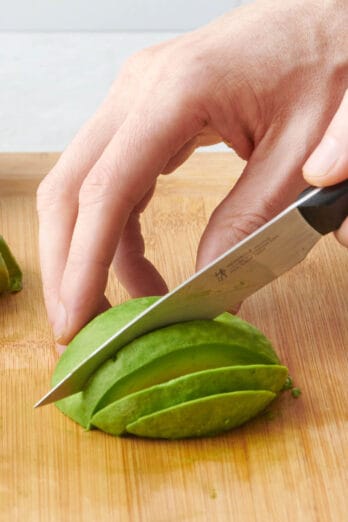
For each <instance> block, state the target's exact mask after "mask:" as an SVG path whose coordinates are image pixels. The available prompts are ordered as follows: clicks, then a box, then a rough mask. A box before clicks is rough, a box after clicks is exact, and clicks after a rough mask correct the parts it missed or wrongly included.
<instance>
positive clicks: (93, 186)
mask: <svg viewBox="0 0 348 522" xmlns="http://www.w3.org/2000/svg"><path fill="white" fill-rule="evenodd" d="M115 184H116V181H115V179H114V172H113V169H112V168H111V166H110V165H108V164H106V163H105V162H104V163H103V165H98V167H97V168H95V169H93V170H92V171H91V172H90V174H89V175H88V176H87V177H86V179H85V180H84V182H83V183H82V185H81V188H80V192H79V206H80V208H81V207H82V208H83V207H87V208H88V207H90V206H94V205H97V204H99V203H103V202H104V201H105V200H106V199H108V198H109V197H110V193H111V188H112V187H113V186H114V185H115Z"/></svg>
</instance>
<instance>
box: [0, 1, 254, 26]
mask: <svg viewBox="0 0 348 522" xmlns="http://www.w3.org/2000/svg"><path fill="white" fill-rule="evenodd" d="M249 1H250V0H249ZM247 2H248V0H93V1H91V0H1V1H0V12H1V18H0V31H9V30H10V31H13V30H14V31H22V30H24V31H160V32H164V31H187V30H189V29H193V28H195V27H198V26H200V25H202V24H204V23H206V22H208V21H209V20H211V19H212V18H215V17H216V16H218V15H221V14H223V13H225V12H226V11H229V10H230V9H232V8H234V7H236V6H237V5H238V4H243V3H247Z"/></svg>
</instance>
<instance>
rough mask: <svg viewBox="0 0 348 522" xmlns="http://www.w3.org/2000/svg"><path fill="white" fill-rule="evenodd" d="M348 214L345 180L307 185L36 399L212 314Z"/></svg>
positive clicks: (299, 256)
mask: <svg viewBox="0 0 348 522" xmlns="http://www.w3.org/2000/svg"><path fill="white" fill-rule="evenodd" d="M347 216H348V180H346V181H343V182H342V183H339V184H337V185H333V186H331V187H326V188H313V187H310V188H309V189H306V190H305V191H304V192H303V193H302V194H301V195H300V197H299V198H298V199H297V201H296V202H295V203H293V204H291V205H290V206H289V207H287V208H286V209H285V210H284V211H282V212H280V213H279V214H278V215H277V216H276V217H274V218H273V219H271V220H270V221H269V222H268V223H266V224H265V225H263V226H262V227H260V228H259V229H258V230H256V231H255V232H253V233H252V234H250V235H249V236H248V237H246V238H245V239H243V240H242V241H240V242H239V243H238V244H237V245H235V246H233V247H232V248H230V249H229V250H227V251H226V252H225V253H224V254H222V255H221V256H219V257H218V258H216V259H215V260H214V261H212V262H211V263H210V264H209V265H208V266H206V267H205V268H203V269H202V270H200V271H198V272H197V273H195V274H194V275H193V276H192V277H190V278H189V279H187V280H186V281H184V282H183V283H182V284H180V285H179V286H177V287H176V288H175V289H174V290H172V291H171V292H169V293H167V294H166V295H165V296H163V297H161V298H160V299H159V300H158V301H156V303H154V304H153V305H151V306H150V307H149V308H147V309H146V310H145V311H144V312H142V313H141V314H139V315H138V316H137V317H136V318H134V319H133V320H132V321H130V322H129V323H128V324H127V325H125V326H124V327H123V328H122V329H121V330H119V331H118V332H116V333H115V334H114V335H112V336H111V337H110V338H109V339H108V340H107V341H105V342H104V343H103V344H102V345H101V346H99V347H98V348H96V350H95V351H94V352H93V353H92V354H91V355H89V356H88V357H87V358H86V359H85V360H84V361H82V362H81V363H80V364H78V365H77V366H76V367H75V368H74V369H73V370H72V371H71V372H70V373H69V374H68V375H67V376H66V377H65V378H64V379H63V380H61V381H60V382H59V383H58V384H57V385H56V386H54V388H52V389H51V390H50V391H49V392H48V393H47V394H46V395H45V396H44V397H42V399H40V400H39V401H38V402H37V403H36V404H35V407H37V406H42V405H44V404H49V403H51V402H54V401H57V400H59V399H62V398H64V397H67V396H69V395H72V394H74V393H77V392H79V391H81V390H82V388H83V386H84V384H85V383H86V381H87V380H88V378H89V377H90V376H91V375H92V374H93V372H94V371H95V370H96V369H97V368H98V367H99V366H100V365H101V364H102V363H103V362H105V361H106V360H107V359H108V358H109V357H111V356H112V355H113V354H114V353H115V352H116V351H117V350H119V349H120V348H121V347H122V346H124V345H125V344H127V343H129V342H130V341H132V340H133V339H135V338H136V337H139V336H140V335H143V334H145V333H146V332H149V331H151V330H154V329H156V328H160V327H163V326H166V325H169V324H173V323H177V322H180V321H188V320H192V319H212V318H214V317H216V316H217V315H219V314H220V313H222V312H224V311H225V310H227V309H231V308H232V307H233V306H234V305H236V304H238V303H240V302H241V301H243V300H244V299H246V298H247V297H248V296H250V295H251V294H253V293H255V292H256V291H257V290H258V289H260V288H262V287H263V286H265V285H267V284H268V283H270V282H271V281H273V280H274V279H276V278H277V277H278V276H280V275H281V274H283V273H284V272H286V271H288V270H290V269H291V268H292V267H293V266H295V265H297V264H298V263H299V262H300V261H302V260H303V259H304V258H305V257H306V255H307V254H308V252H309V251H310V250H311V248H312V247H313V246H314V245H315V244H316V243H317V241H318V240H319V239H320V238H321V237H322V235H324V234H327V233H329V232H332V231H334V230H337V229H338V228H339V227H340V225H341V224H342V222H343V221H344V219H345V218H346V217H347Z"/></svg>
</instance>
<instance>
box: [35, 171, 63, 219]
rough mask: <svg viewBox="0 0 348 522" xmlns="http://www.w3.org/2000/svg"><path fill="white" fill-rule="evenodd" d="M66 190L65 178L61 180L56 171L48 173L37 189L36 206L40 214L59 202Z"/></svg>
mask: <svg viewBox="0 0 348 522" xmlns="http://www.w3.org/2000/svg"><path fill="white" fill-rule="evenodd" d="M65 192H66V187H65V183H64V179H62V180H60V179H59V176H57V174H56V173H55V172H54V171H51V172H50V173H49V174H47V176H46V177H45V178H44V179H43V180H42V181H41V182H40V184H39V187H38V189H37V191H36V202H37V203H36V206H37V210H38V212H39V214H41V213H42V212H45V211H46V210H49V209H50V208H51V207H54V206H56V205H57V204H59V203H60V202H61V201H62V199H63V198H64V196H65Z"/></svg>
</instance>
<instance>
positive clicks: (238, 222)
mask: <svg viewBox="0 0 348 522" xmlns="http://www.w3.org/2000/svg"><path fill="white" fill-rule="evenodd" d="M267 221H268V219H267V218H266V217H265V215H264V214H259V213H256V212H250V213H248V214H240V215H237V216H233V218H232V220H231V221H230V226H229V228H228V234H229V239H230V242H231V244H234V243H238V242H239V241H241V240H242V239H244V238H245V237H246V236H248V235H249V234H251V233H252V232H254V231H255V230H257V229H258V228H260V227H261V226H262V225H264V224H265V223H267Z"/></svg>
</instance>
